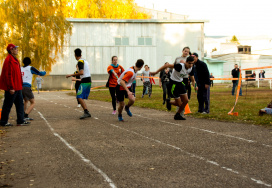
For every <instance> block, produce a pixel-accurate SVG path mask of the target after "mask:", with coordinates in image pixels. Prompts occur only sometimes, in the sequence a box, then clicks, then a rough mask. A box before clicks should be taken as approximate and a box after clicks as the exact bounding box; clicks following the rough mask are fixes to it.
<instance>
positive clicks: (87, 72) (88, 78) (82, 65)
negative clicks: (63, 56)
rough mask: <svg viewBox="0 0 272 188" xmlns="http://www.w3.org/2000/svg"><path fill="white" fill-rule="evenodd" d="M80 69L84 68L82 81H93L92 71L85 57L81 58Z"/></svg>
mask: <svg viewBox="0 0 272 188" xmlns="http://www.w3.org/2000/svg"><path fill="white" fill-rule="evenodd" d="M77 66H78V70H79V71H81V70H83V72H84V73H83V74H82V75H80V78H81V83H89V82H91V72H90V69H89V63H88V61H86V60H85V59H79V60H78V63H77Z"/></svg>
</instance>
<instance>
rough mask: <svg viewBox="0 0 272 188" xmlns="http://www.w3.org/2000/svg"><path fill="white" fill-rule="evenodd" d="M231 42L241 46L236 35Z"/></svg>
mask: <svg viewBox="0 0 272 188" xmlns="http://www.w3.org/2000/svg"><path fill="white" fill-rule="evenodd" d="M230 42H233V43H237V44H240V43H239V40H238V39H237V37H236V36H235V35H233V36H232V39H231V40H230Z"/></svg>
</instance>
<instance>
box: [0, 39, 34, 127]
mask: <svg viewBox="0 0 272 188" xmlns="http://www.w3.org/2000/svg"><path fill="white" fill-rule="evenodd" d="M7 51H8V53H9V54H8V56H7V57H6V59H5V61H4V64H3V67H2V73H1V77H0V89H2V90H4V91H5V99H4V102H3V106H2V115H1V123H0V124H1V126H12V124H11V123H8V119H9V113H10V110H11V108H12V106H13V103H14V104H15V107H16V112H17V126H21V125H28V124H30V122H27V121H25V120H24V102H23V95H22V89H23V80H22V74H21V69H20V63H19V61H18V59H17V55H18V46H15V45H14V44H9V45H8V46H7Z"/></svg>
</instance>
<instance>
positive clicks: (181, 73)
mask: <svg viewBox="0 0 272 188" xmlns="http://www.w3.org/2000/svg"><path fill="white" fill-rule="evenodd" d="M191 71H192V67H191V68H189V69H186V68H185V64H184V63H177V64H175V65H174V69H173V72H172V74H171V77H170V78H171V80H173V81H176V82H182V81H183V78H184V77H186V76H187V77H188V74H189V73H190V72H191Z"/></svg>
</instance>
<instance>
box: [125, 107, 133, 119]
mask: <svg viewBox="0 0 272 188" xmlns="http://www.w3.org/2000/svg"><path fill="white" fill-rule="evenodd" d="M125 111H126V112H127V115H128V116H130V117H131V116H132V113H131V111H130V110H129V107H127V106H125Z"/></svg>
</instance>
